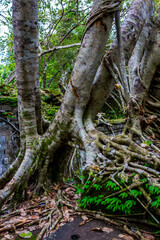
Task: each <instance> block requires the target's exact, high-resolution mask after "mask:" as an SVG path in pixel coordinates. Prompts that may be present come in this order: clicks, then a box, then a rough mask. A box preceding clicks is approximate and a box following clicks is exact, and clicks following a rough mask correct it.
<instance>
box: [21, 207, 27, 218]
mask: <svg viewBox="0 0 160 240" xmlns="http://www.w3.org/2000/svg"><path fill="white" fill-rule="evenodd" d="M20 215H21V216H22V217H25V216H26V215H27V213H26V212H25V211H24V209H23V208H20Z"/></svg>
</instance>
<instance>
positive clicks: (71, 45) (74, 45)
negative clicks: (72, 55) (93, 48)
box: [38, 43, 81, 57]
mask: <svg viewBox="0 0 160 240" xmlns="http://www.w3.org/2000/svg"><path fill="white" fill-rule="evenodd" d="M77 46H81V43H74V44H70V45H65V46H58V47H54V48H52V49H49V50H46V51H44V52H42V53H40V54H39V55H38V57H41V56H43V55H44V54H47V53H51V52H53V51H57V50H61V49H66V48H72V47H77Z"/></svg>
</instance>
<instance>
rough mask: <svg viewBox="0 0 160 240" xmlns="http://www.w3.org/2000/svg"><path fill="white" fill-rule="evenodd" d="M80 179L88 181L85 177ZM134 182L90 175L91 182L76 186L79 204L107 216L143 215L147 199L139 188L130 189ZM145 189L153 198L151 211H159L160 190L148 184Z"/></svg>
mask: <svg viewBox="0 0 160 240" xmlns="http://www.w3.org/2000/svg"><path fill="white" fill-rule="evenodd" d="M134 175H136V174H133V175H132V177H133V178H134V177H135V176H134ZM80 178H81V179H83V180H84V179H86V177H84V176H81V177H80ZM132 180H133V179H132V178H130V180H129V181H127V180H126V181H125V180H122V179H120V178H119V179H118V178H117V179H116V181H113V180H112V179H109V178H106V179H105V178H101V176H100V174H99V176H98V177H97V176H96V175H94V174H93V173H92V174H90V180H88V179H86V181H84V183H82V182H81V183H79V184H76V189H77V192H76V193H77V194H80V195H81V198H80V199H79V200H78V204H79V206H80V207H81V208H84V209H86V208H87V209H92V210H93V209H94V210H96V209H97V210H99V211H102V212H105V213H107V214H113V213H114V214H117V215H121V214H126V215H130V214H140V213H143V212H144V211H146V210H145V209H144V207H143V206H142V205H141V204H140V202H143V203H144V205H147V202H146V198H145V196H144V193H143V192H142V191H141V190H139V189H138V188H132V189H130V186H131V183H132ZM145 181H146V179H141V182H145ZM127 182H128V183H127ZM143 187H144V190H145V191H146V192H147V193H148V196H149V197H150V198H151V202H150V211H154V209H155V208H157V209H159V207H160V190H159V188H158V187H155V186H153V185H149V184H148V183H146V184H144V186H143ZM145 202H146V203H145Z"/></svg>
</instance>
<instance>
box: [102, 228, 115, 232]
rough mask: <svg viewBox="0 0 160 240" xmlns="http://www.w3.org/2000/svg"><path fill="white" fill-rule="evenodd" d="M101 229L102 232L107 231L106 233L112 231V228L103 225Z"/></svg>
mask: <svg viewBox="0 0 160 240" xmlns="http://www.w3.org/2000/svg"><path fill="white" fill-rule="evenodd" d="M102 231H103V232H107V233H111V232H113V229H112V228H107V227H103V228H102Z"/></svg>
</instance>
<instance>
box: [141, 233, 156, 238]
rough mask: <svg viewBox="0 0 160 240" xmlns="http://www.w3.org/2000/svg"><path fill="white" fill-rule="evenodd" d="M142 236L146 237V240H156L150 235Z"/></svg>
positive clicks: (144, 234)
mask: <svg viewBox="0 0 160 240" xmlns="http://www.w3.org/2000/svg"><path fill="white" fill-rule="evenodd" d="M142 235H143V236H144V240H155V237H154V236H152V235H150V234H148V233H143V234H142Z"/></svg>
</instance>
